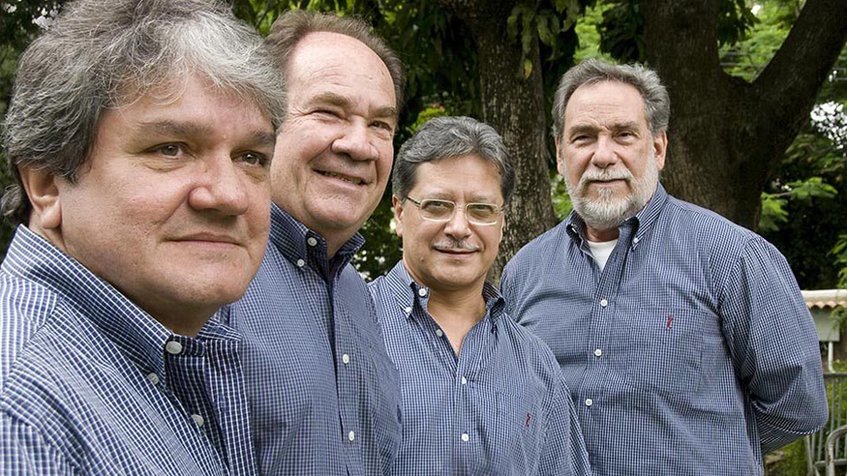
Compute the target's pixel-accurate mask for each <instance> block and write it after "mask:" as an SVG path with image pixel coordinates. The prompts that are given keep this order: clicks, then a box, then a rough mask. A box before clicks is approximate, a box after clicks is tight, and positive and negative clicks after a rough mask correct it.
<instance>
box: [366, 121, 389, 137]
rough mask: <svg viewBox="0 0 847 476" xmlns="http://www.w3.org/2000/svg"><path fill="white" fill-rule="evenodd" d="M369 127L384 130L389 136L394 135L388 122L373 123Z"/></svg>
mask: <svg viewBox="0 0 847 476" xmlns="http://www.w3.org/2000/svg"><path fill="white" fill-rule="evenodd" d="M371 127H375V128H377V129H381V130H384V131H386V132H388V133H389V134H394V125H393V124H391V123H390V122H388V121H373V122H372V123H371Z"/></svg>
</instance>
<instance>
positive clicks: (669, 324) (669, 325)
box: [665, 314, 673, 330]
mask: <svg viewBox="0 0 847 476" xmlns="http://www.w3.org/2000/svg"><path fill="white" fill-rule="evenodd" d="M672 325H673V315H671V314H668V320H667V322H665V327H667V328H668V330H671V326H672Z"/></svg>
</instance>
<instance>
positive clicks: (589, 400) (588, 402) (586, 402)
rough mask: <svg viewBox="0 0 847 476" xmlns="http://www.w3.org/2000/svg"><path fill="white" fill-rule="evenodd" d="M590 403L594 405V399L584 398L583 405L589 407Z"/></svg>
mask: <svg viewBox="0 0 847 476" xmlns="http://www.w3.org/2000/svg"><path fill="white" fill-rule="evenodd" d="M591 405H594V400H592V399H590V398H586V399H585V406H586V407H590V406H591Z"/></svg>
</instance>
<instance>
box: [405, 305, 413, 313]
mask: <svg viewBox="0 0 847 476" xmlns="http://www.w3.org/2000/svg"><path fill="white" fill-rule="evenodd" d="M403 310H404V311H406V314H411V313H412V307H411V306H409V307H407V308H406V309H403Z"/></svg>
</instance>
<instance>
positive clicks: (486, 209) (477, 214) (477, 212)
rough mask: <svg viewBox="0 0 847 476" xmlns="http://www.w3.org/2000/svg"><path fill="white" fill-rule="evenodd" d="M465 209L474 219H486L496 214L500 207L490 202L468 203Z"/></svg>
mask: <svg viewBox="0 0 847 476" xmlns="http://www.w3.org/2000/svg"><path fill="white" fill-rule="evenodd" d="M467 211H468V215H470V217H471V218H473V219H475V220H481V221H488V220H491V219H492V218H494V217H496V216H497V214H498V213H499V211H500V207H498V206H497V205H493V204H491V203H469V204H468V206H467Z"/></svg>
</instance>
